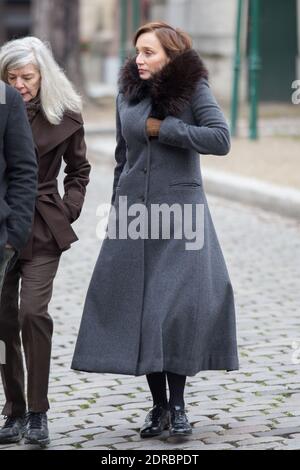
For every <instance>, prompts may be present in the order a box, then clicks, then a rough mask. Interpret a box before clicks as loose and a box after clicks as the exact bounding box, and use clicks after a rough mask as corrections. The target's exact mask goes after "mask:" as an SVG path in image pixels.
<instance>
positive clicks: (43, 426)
mask: <svg viewBox="0 0 300 470" xmlns="http://www.w3.org/2000/svg"><path fill="white" fill-rule="evenodd" d="M49 443H50V439H49V431H48V421H47V414H46V413H34V412H33V411H29V412H28V414H27V421H26V429H25V444H38V445H40V446H41V447H43V446H46V445H47V444H49Z"/></svg>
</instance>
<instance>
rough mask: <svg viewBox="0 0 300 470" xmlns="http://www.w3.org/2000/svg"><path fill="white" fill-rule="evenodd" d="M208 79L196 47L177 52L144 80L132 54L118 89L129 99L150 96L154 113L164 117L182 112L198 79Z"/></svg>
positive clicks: (122, 71)
mask: <svg viewBox="0 0 300 470" xmlns="http://www.w3.org/2000/svg"><path fill="white" fill-rule="evenodd" d="M201 78H205V79H208V71H207V69H206V67H205V65H204V63H203V61H202V59H201V58H200V57H199V55H198V53H197V52H196V51H195V50H194V49H189V50H187V51H185V52H182V53H181V54H178V55H177V56H176V57H175V58H174V59H173V60H171V61H170V62H168V63H167V64H166V65H165V66H164V67H163V68H162V69H161V70H160V71H159V72H157V73H156V74H154V75H153V76H152V77H151V78H150V79H149V80H142V79H141V78H140V76H139V73H138V68H137V65H136V59H135V57H132V58H129V59H128V60H127V61H126V63H125V65H124V66H123V67H122V69H121V72H120V78H119V89H120V92H121V93H123V94H124V96H125V98H126V99H128V101H130V102H133V103H134V102H139V101H142V100H143V99H144V98H146V97H151V100H152V112H151V116H155V117H156V118H158V119H164V118H165V117H166V116H168V115H171V116H179V115H180V114H181V113H182V111H183V110H184V108H185V107H186V106H187V105H188V103H189V101H190V99H191V97H192V95H193V93H194V91H195V90H196V86H197V83H198V81H199V80H200V79H201Z"/></svg>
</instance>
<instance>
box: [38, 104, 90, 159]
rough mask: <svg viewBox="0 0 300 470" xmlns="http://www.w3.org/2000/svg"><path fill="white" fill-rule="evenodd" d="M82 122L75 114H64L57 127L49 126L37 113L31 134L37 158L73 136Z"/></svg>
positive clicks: (41, 115) (41, 114)
mask: <svg viewBox="0 0 300 470" xmlns="http://www.w3.org/2000/svg"><path fill="white" fill-rule="evenodd" d="M82 124H83V122H82V120H81V117H80V116H79V115H77V114H74V113H71V112H66V113H65V115H64V118H63V120H62V122H61V124H59V125H51V124H49V123H48V122H47V121H46V119H45V117H44V115H43V113H42V112H41V111H40V112H38V113H37V115H36V116H35V118H34V119H33V122H32V126H31V128H32V134H33V139H34V142H35V146H36V149H37V151H38V156H39V157H42V156H43V155H46V154H47V153H48V152H50V151H51V150H53V148H54V147H57V146H58V145H60V144H61V143H62V142H64V141H65V140H67V139H68V138H69V137H70V136H71V135H73V134H74V132H76V131H77V130H78V129H79V128H80V127H81V126H82Z"/></svg>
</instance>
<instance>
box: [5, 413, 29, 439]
mask: <svg viewBox="0 0 300 470" xmlns="http://www.w3.org/2000/svg"><path fill="white" fill-rule="evenodd" d="M24 432H25V417H24V416H8V417H7V418H6V421H5V423H4V425H3V427H2V428H1V429H0V444H12V443H14V442H20V441H21V440H22V439H23V436H24Z"/></svg>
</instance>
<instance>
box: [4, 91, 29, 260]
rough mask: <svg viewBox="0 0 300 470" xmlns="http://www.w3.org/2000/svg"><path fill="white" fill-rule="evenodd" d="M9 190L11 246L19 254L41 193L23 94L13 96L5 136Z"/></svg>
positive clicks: (7, 199)
mask: <svg viewBox="0 0 300 470" xmlns="http://www.w3.org/2000/svg"><path fill="white" fill-rule="evenodd" d="M4 156H5V159H6V174H7V180H8V187H7V193H6V198H5V199H6V202H7V204H8V206H9V208H10V211H11V212H10V214H9V217H8V219H7V221H6V224H7V234H8V243H9V244H10V245H12V246H13V247H14V248H15V249H16V250H17V251H19V250H20V249H21V248H22V247H23V246H24V245H25V243H26V241H27V239H28V238H29V235H30V230H31V223H32V218H33V213H34V205H35V198H36V193H37V160H36V155H35V150H34V143H33V139H32V133H31V128H30V125H29V122H28V119H27V116H26V111H25V106H24V103H23V100H22V97H21V95H20V94H19V93H17V92H16V93H14V94H13V100H12V105H11V107H10V111H9V116H8V120H7V126H6V130H5V135H4Z"/></svg>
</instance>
